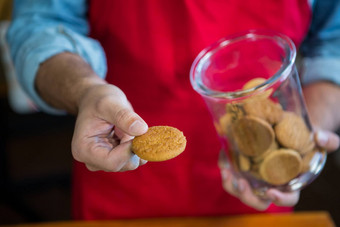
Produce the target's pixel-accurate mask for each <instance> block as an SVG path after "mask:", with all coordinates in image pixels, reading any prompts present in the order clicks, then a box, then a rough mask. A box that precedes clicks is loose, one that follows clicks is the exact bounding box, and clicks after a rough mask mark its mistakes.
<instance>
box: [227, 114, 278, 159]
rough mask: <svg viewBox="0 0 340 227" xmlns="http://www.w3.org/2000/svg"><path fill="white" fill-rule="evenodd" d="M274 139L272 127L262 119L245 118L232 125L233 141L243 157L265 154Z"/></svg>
mask: <svg viewBox="0 0 340 227" xmlns="http://www.w3.org/2000/svg"><path fill="white" fill-rule="evenodd" d="M274 138H275V135H274V130H273V129H272V127H271V125H270V124H269V123H268V122H266V121H264V120H262V119H261V118H257V117H253V116H245V117H243V118H241V119H238V120H236V121H235V122H234V123H233V124H232V140H234V142H235V145H236V148H237V149H238V150H239V151H240V153H242V154H243V155H246V156H250V157H255V156H259V155H261V154H263V153H265V152H266V151H267V150H268V149H270V148H271V146H272V144H273V143H274V141H275V140H274Z"/></svg>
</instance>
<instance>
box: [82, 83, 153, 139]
mask: <svg viewBox="0 0 340 227" xmlns="http://www.w3.org/2000/svg"><path fill="white" fill-rule="evenodd" d="M88 100H90V103H93V105H90V106H93V107H94V109H95V111H96V112H97V114H98V115H99V116H98V117H100V118H102V119H103V120H105V121H107V122H110V123H111V124H113V125H114V126H115V127H117V128H119V129H120V130H121V131H123V132H125V133H126V134H128V135H130V136H138V135H141V134H144V133H145V132H146V131H147V130H148V125H147V124H146V123H145V121H144V120H143V119H142V118H141V117H140V116H139V115H138V114H136V113H135V112H134V110H133V108H132V106H131V104H130V102H129V101H128V99H127V98H126V96H125V94H124V93H123V91H122V90H120V89H119V88H118V87H116V86H113V85H103V86H96V87H95V88H93V89H92V90H90V91H89V92H88V94H87V95H86V96H85V98H83V101H82V103H83V105H84V106H85V107H87V108H88V107H89V105H88V103H89V101H88Z"/></svg>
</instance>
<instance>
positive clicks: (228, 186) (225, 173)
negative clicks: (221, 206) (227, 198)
mask: <svg viewBox="0 0 340 227" xmlns="http://www.w3.org/2000/svg"><path fill="white" fill-rule="evenodd" d="M221 176H222V186H223V188H224V190H226V191H227V192H228V193H229V194H231V195H233V196H236V197H237V196H238V192H237V188H236V187H235V186H234V185H233V176H232V173H231V171H230V170H229V169H225V168H223V169H221ZM234 182H235V181H234Z"/></svg>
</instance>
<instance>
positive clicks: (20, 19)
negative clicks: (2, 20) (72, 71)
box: [6, 0, 107, 114]
mask: <svg viewBox="0 0 340 227" xmlns="http://www.w3.org/2000/svg"><path fill="white" fill-rule="evenodd" d="M88 32H89V25H88V22H87V1H86V0H76V1H68V0H15V1H14V7H13V20H12V23H11V25H10V27H9V30H8V32H7V35H6V38H7V42H8V44H9V47H10V52H11V56H12V59H13V62H14V65H15V69H16V74H17V77H18V80H19V82H20V84H21V85H22V87H23V89H24V90H25V91H26V92H27V94H28V95H29V96H30V98H31V99H32V100H33V102H34V103H35V104H36V105H37V106H38V108H39V109H41V110H43V111H45V112H48V113H53V114H61V113H64V111H63V110H57V109H55V108H53V107H51V106H49V105H48V104H47V103H45V102H44V100H42V99H41V98H40V96H39V95H38V93H37V91H36V89H35V86H34V81H35V76H36V74H37V71H38V68H39V65H40V64H41V63H42V62H44V61H45V60H47V59H48V58H50V57H52V56H54V55H56V54H59V53H62V52H71V53H75V54H78V55H80V56H81V57H82V58H83V59H84V60H85V61H86V62H87V63H88V64H89V65H90V66H91V67H92V69H93V70H94V71H95V72H96V74H97V75H98V76H100V77H102V78H104V77H105V75H106V70H107V69H106V59H105V54H104V51H103V48H102V47H101V45H100V44H99V42H98V41H96V40H94V39H91V38H89V37H88Z"/></svg>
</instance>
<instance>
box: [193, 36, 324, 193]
mask: <svg viewBox="0 0 340 227" xmlns="http://www.w3.org/2000/svg"><path fill="white" fill-rule="evenodd" d="M295 59H296V48H295V45H294V43H293V42H292V40H290V38H288V37H287V36H285V35H283V34H280V33H276V32H273V31H263V30H261V31H256V30H252V31H247V32H244V33H242V34H237V35H234V36H229V37H225V38H223V39H221V40H219V41H217V42H216V43H214V44H213V45H211V46H209V47H207V48H206V49H204V50H203V51H202V52H201V53H200V54H199V55H198V56H197V58H196V59H195V61H194V63H193V65H192V68H191V72H190V80H191V84H192V86H193V88H194V90H196V91H197V92H198V93H199V94H200V95H201V96H202V97H203V99H204V101H205V102H206V104H207V107H208V109H209V110H210V112H211V114H212V121H213V123H214V125H215V128H216V131H217V134H218V136H219V137H220V139H221V144H222V151H221V152H222V153H221V155H220V161H221V162H225V163H226V164H228V166H231V168H232V170H233V173H234V175H235V176H237V177H242V178H245V179H247V181H248V182H249V184H250V185H251V187H252V188H253V191H254V193H256V194H257V195H259V196H263V195H264V192H265V191H266V190H268V189H269V188H276V189H279V190H281V191H284V192H289V191H294V190H300V189H302V188H303V187H305V186H306V185H308V184H309V183H311V182H312V181H313V180H314V179H315V178H316V177H317V176H318V174H319V173H320V172H321V170H322V168H323V166H324V164H325V161H326V152H325V151H324V150H323V149H321V148H319V147H317V146H316V144H315V143H314V140H313V130H312V126H311V124H310V121H309V118H308V112H307V109H306V106H305V103H304V97H303V94H302V90H301V84H300V80H299V75H298V72H297V69H296V65H295Z"/></svg>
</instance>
